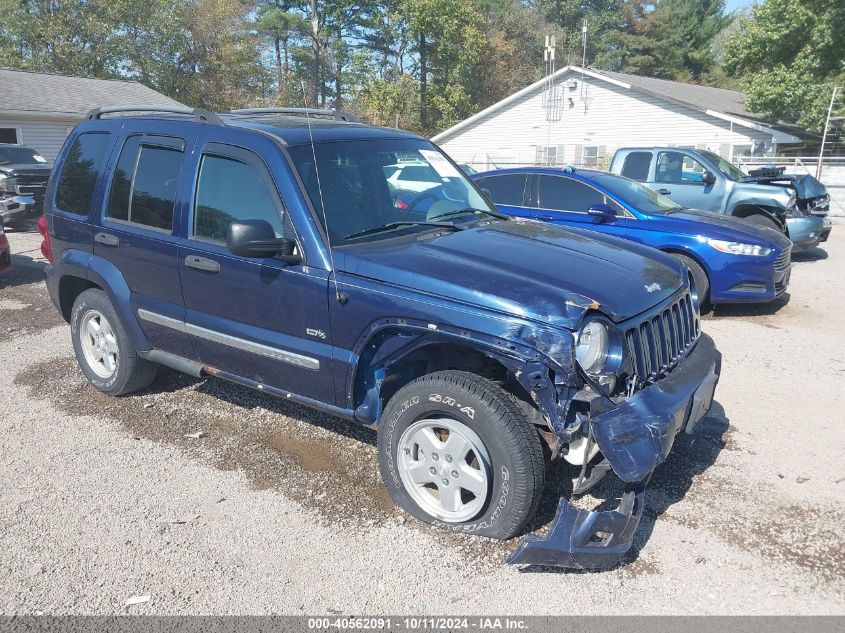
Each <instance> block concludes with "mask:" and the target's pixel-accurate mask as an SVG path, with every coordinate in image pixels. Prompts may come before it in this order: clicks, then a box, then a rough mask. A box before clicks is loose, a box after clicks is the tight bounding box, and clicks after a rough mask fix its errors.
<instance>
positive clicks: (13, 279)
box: [0, 253, 47, 289]
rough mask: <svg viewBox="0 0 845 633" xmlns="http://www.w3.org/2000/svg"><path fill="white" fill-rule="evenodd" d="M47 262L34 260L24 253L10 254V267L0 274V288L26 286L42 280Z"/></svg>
mask: <svg viewBox="0 0 845 633" xmlns="http://www.w3.org/2000/svg"><path fill="white" fill-rule="evenodd" d="M46 265H47V262H45V261H41V260H35V259H34V258H32V257H30V256H29V255H27V254H26V253H15V254H13V255H12V269H11V270H10V271H9V272H8V273H6V274H5V275H3V276H0V289H3V288H13V287H16V286H26V285H28V284H34V283H38V282H40V281H44V267H45V266H46Z"/></svg>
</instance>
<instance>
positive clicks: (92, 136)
mask: <svg viewBox="0 0 845 633" xmlns="http://www.w3.org/2000/svg"><path fill="white" fill-rule="evenodd" d="M110 138H111V134H107V133H103V132H86V133H85V134H80V135H79V136H78V137H77V139H76V140H75V141H74V142H73V145H71V147H70V151H68V153H67V156H66V157H65V161H64V164H63V165H62V171H61V174H60V175H59V184H58V186H57V188H56V207H57V208H59V209H61V210H62V211H67V212H68V213H74V214H76V215H88V212H89V211H90V210H91V200H92V199H93V198H94V185H95V184H96V183H97V174H98V173H99V172H100V168H101V167H102V165H103V159H104V157H105V154H106V148H107V147H108V144H109V140H110Z"/></svg>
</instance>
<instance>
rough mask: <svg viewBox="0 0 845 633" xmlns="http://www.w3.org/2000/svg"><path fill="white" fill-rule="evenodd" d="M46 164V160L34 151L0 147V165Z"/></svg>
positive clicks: (23, 148) (25, 148)
mask: <svg viewBox="0 0 845 633" xmlns="http://www.w3.org/2000/svg"><path fill="white" fill-rule="evenodd" d="M46 162H47V159H46V158H44V157H43V156H42V155H41V154H39V153H38V152H36V151H35V150H34V149H29V148H28V147H3V146H0V165H43V164H45V163H46Z"/></svg>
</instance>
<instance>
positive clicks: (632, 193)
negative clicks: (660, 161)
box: [590, 172, 681, 215]
mask: <svg viewBox="0 0 845 633" xmlns="http://www.w3.org/2000/svg"><path fill="white" fill-rule="evenodd" d="M590 178H591V179H592V180H593V181H595V182H596V183H597V184H599V185H601V186H602V187H604V189H606V190H607V192H608V193H610V194H612V195H614V196H616V197H617V198H618V199H619V200H621V201H622V202H625V203H626V204H628V205H630V206H631V207H633V208H634V209H636V210H637V211H641V212H642V213H648V214H651V215H661V214H664V213H670V212H672V211H678V210H679V209H681V207H680V206H679V205H677V204H675V203H674V202H672V201H671V200H670V199H669V198H667V197H666V196H663V195H661V194H659V193H657V192H656V191H655V190H654V189H649V188H648V187H646V186H645V185H641V184H640V183H638V182H637V181H636V180H631V179H630V178H625V177H624V176H617V175H615V174H607V173H603V172H593V173H591V174H590Z"/></svg>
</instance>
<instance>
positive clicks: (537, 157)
mask: <svg viewBox="0 0 845 633" xmlns="http://www.w3.org/2000/svg"><path fill="white" fill-rule="evenodd" d="M542 164H543V146H542V145H538V146H537V152H536V153H535V154H534V165H535V166H537V167H539V166H540V165H542Z"/></svg>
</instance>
